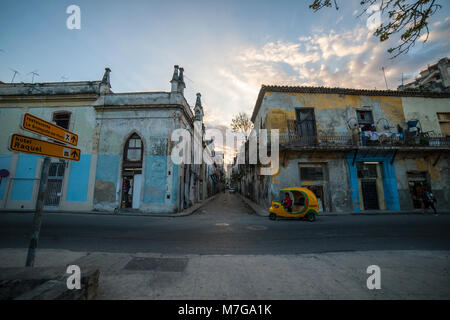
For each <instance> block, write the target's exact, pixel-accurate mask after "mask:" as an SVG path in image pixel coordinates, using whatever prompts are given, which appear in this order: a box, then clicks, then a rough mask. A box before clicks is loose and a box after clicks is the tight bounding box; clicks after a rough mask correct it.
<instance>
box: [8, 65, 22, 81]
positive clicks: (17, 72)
mask: <svg viewBox="0 0 450 320" xmlns="http://www.w3.org/2000/svg"><path fill="white" fill-rule="evenodd" d="M10 69H11V71H13V72H14V75H13V77H12V79H11V83H13V82H14V79H15V78H16V74H20V72H19V71H17V70H14V69H12V68H10Z"/></svg>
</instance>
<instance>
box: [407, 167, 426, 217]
mask: <svg viewBox="0 0 450 320" xmlns="http://www.w3.org/2000/svg"><path fill="white" fill-rule="evenodd" d="M407 175H408V187H409V192H410V194H411V199H412V203H413V207H414V209H422V207H423V205H422V204H423V201H422V193H423V191H424V189H426V190H431V186H430V183H429V180H428V173H427V172H418V171H414V172H413V171H409V172H407Z"/></svg>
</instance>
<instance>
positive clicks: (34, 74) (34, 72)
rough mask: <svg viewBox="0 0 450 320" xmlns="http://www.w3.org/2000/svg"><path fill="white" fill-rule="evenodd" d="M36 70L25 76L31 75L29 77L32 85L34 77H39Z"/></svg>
mask: <svg viewBox="0 0 450 320" xmlns="http://www.w3.org/2000/svg"><path fill="white" fill-rule="evenodd" d="M36 71H37V70H34V71H31V72H29V73H27V74H32V76H31V83H34V76H38V77H39V73H37V72H36Z"/></svg>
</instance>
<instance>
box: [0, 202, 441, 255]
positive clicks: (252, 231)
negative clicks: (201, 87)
mask: <svg viewBox="0 0 450 320" xmlns="http://www.w3.org/2000/svg"><path fill="white" fill-rule="evenodd" d="M32 218H33V214H31V213H1V214H0V248H27V247H28V242H29V238H30V231H31V226H32ZM39 248H46V249H67V250H73V251H97V252H123V253H133V252H148V253H161V254H201V255H203V254H204V255H211V254H218V255H225V254H230V255H240V254H242V255H244V254H245V255H249V254H300V253H323V252H347V251H348V252H351V251H371V250H450V215H445V214H444V215H438V216H435V215H432V214H429V215H418V214H411V215H404V214H401V215H391V216H390V215H378V216H355V215H351V216H322V217H319V218H318V219H317V220H316V222H313V223H311V222H306V221H300V220H278V221H270V220H269V219H268V218H263V217H260V216H258V215H255V214H254V213H253V212H252V211H251V209H250V208H248V207H247V205H246V204H245V203H244V202H243V201H242V200H241V199H240V198H239V197H238V196H237V195H232V194H228V193H225V194H221V195H220V196H219V197H217V198H216V199H214V200H213V201H211V202H209V203H207V204H206V205H205V206H204V207H202V208H200V209H199V210H198V211H196V212H195V213H194V214H193V215H191V216H186V217H174V218H162V217H151V216H120V215H118V216H113V215H97V214H75V213H73V214H72V213H48V214H45V215H44V219H43V225H42V230H41V236H40V241H39Z"/></svg>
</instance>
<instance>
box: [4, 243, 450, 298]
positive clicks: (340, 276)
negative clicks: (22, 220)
mask: <svg viewBox="0 0 450 320" xmlns="http://www.w3.org/2000/svg"><path fill="white" fill-rule="evenodd" d="M449 256H450V252H449V251H413V250H411V251H368V252H337V253H320V254H300V255H162V254H156V253H154V254H152V253H129V254H127V253H104V252H73V251H68V250H52V249H38V251H37V256H36V265H35V267H36V268H39V267H41V269H42V270H45V268H58V267H59V268H63V269H64V268H65V267H66V266H67V265H71V264H75V265H78V266H79V267H80V268H81V272H82V274H83V270H88V269H92V268H96V269H98V270H100V277H99V287H98V291H97V298H96V299H219V300H231V299H238V300H240V299H242V300H247V299H251V300H255V299H257V300H259V299H268V300H270V299H282V300H285V299H450V286H449V285H448V283H450V273H449V265H450V257H449ZM25 257H26V249H0V272H1V273H2V274H3V271H2V270H3V268H8V267H9V268H11V267H12V268H14V267H15V268H17V267H23V265H24V263H25ZM371 265H377V266H379V268H380V270H381V289H380V290H369V289H368V288H367V279H368V277H369V276H370V274H368V273H367V267H368V266H371Z"/></svg>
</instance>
